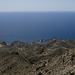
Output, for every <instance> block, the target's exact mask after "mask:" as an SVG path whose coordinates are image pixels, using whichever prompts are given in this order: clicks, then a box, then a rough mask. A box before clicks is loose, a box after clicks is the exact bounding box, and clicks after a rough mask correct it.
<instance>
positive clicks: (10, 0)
mask: <svg viewBox="0 0 75 75" xmlns="http://www.w3.org/2000/svg"><path fill="white" fill-rule="evenodd" d="M8 11H9V12H13V11H75V0H0V12H8Z"/></svg>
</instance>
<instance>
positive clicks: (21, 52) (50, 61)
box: [0, 38, 75, 75]
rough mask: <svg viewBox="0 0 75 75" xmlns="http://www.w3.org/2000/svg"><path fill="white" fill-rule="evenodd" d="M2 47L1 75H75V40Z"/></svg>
mask: <svg viewBox="0 0 75 75" xmlns="http://www.w3.org/2000/svg"><path fill="white" fill-rule="evenodd" d="M0 44H1V47H0V75H75V40H60V39H57V38H53V39H52V40H50V41H49V42H46V43H45V42H44V43H41V44H40V43H38V42H36V43H30V44H27V43H24V42H20V41H15V42H13V43H12V44H11V45H7V44H6V42H3V41H0Z"/></svg>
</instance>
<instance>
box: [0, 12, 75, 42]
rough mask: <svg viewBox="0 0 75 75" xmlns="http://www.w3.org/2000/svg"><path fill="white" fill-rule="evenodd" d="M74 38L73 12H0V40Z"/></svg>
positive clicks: (74, 21) (74, 22) (74, 13)
mask: <svg viewBox="0 0 75 75" xmlns="http://www.w3.org/2000/svg"><path fill="white" fill-rule="evenodd" d="M52 37H57V38H61V39H75V12H0V40H4V41H6V42H8V43H11V42H13V41H15V40H19V41H24V42H32V41H33V40H34V41H39V40H40V39H42V38H43V39H44V40H46V41H49V40H50V39H51V38H52Z"/></svg>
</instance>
